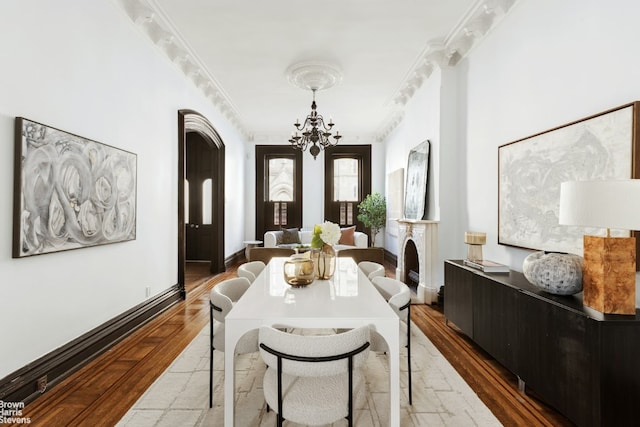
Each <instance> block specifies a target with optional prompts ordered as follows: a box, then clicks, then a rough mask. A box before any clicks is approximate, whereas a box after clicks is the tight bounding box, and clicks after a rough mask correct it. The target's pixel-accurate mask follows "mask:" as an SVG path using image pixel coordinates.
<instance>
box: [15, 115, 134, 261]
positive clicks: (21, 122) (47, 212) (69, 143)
mask: <svg viewBox="0 0 640 427" xmlns="http://www.w3.org/2000/svg"><path fill="white" fill-rule="evenodd" d="M136 162H137V157H136V155H135V154H133V153H130V152H128V151H124V150H121V149H118V148H115V147H111V146H109V145H106V144H102V143H100V142H96V141H92V140H90V139H87V138H83V137H81V136H78V135H74V134H71V133H68V132H65V131H62V130H59V129H56V128H53V127H50V126H47V125H43V124H41V123H37V122H34V121H32V120H27V119H25V118H22V117H16V121H15V168H14V190H13V191H14V199H13V202H14V207H13V236H14V238H13V258H20V257H26V256H31V255H40V254H45V253H51V252H58V251H64V250H69V249H78V248H85V247H89V246H97V245H105V244H108V243H116V242H124V241H127V240H135V238H136Z"/></svg>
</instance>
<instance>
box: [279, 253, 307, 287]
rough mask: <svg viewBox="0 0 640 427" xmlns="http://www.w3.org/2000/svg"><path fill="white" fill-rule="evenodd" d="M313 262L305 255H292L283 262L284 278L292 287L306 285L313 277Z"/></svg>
mask: <svg viewBox="0 0 640 427" xmlns="http://www.w3.org/2000/svg"><path fill="white" fill-rule="evenodd" d="M314 267H315V264H314V262H313V261H312V260H311V259H310V258H307V257H303V256H300V255H298V256H292V257H291V258H288V259H287V260H286V261H285V262H284V267H283V273H284V280H285V282H287V283H288V284H290V285H291V286H293V287H294V288H297V287H301V286H307V285H309V284H311V283H312V282H313V279H315V271H314Z"/></svg>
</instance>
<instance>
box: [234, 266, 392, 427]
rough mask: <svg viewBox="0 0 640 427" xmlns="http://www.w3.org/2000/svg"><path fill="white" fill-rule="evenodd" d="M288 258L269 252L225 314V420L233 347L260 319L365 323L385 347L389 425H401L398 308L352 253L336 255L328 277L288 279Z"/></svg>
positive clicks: (290, 323) (313, 325)
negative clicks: (301, 282) (305, 281)
mask: <svg viewBox="0 0 640 427" xmlns="http://www.w3.org/2000/svg"><path fill="white" fill-rule="evenodd" d="M285 260H286V258H279V257H277V258H272V259H271V261H269V263H268V264H267V266H266V267H265V268H264V269H263V270H262V272H261V273H260V274H259V275H258V276H257V277H256V279H255V281H254V282H253V283H252V284H251V286H250V287H249V289H247V291H246V292H245V293H244V295H243V296H242V297H241V298H240V299H239V300H238V302H236V304H235V305H234V307H233V308H232V309H231V311H229V313H228V314H227V316H226V318H225V348H226V351H225V353H224V362H225V363H224V425H225V427H233V426H234V421H235V412H234V411H235V351H234V350H235V347H236V343H237V342H238V340H239V339H240V338H241V337H242V336H243V335H244V334H245V333H247V332H249V331H250V330H252V329H258V328H260V326H262V325H269V326H286V327H291V328H309V329H318V328H319V329H327V328H329V329H350V328H357V327H360V326H363V325H369V326H370V327H371V328H372V329H373V330H375V331H377V332H378V333H379V334H380V335H381V336H382V337H383V338H384V339H385V340H386V342H387V345H388V347H389V353H388V358H389V411H388V416H389V426H391V427H399V425H400V378H399V377H400V348H399V346H400V344H399V343H400V337H399V334H400V324H399V318H398V316H397V315H396V313H395V312H394V311H393V310H392V309H391V307H390V306H389V304H388V303H387V301H385V299H384V298H383V297H382V295H380V293H379V292H378V291H377V289H376V288H375V287H374V286H373V284H372V283H371V282H370V281H369V279H368V278H367V277H366V275H365V274H364V273H363V272H362V271H360V269H359V268H358V265H357V264H356V262H355V261H354V260H353V259H352V258H348V257H338V258H336V270H335V273H334V275H333V276H332V277H331V278H330V279H329V280H317V279H316V280H314V281H313V282H312V283H311V284H309V285H306V286H303V287H294V286H291V285H289V284H288V283H287V282H286V281H285V279H284V274H283V267H284V262H285Z"/></svg>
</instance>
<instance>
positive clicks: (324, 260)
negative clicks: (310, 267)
mask: <svg viewBox="0 0 640 427" xmlns="http://www.w3.org/2000/svg"><path fill="white" fill-rule="evenodd" d="M311 258H312V259H313V263H314V266H315V273H316V278H318V279H320V280H329V279H331V277H333V273H335V271H336V250H335V249H334V248H333V245H330V244H328V243H325V244H324V245H323V246H322V248H320V249H314V250H313V252H312V253H311Z"/></svg>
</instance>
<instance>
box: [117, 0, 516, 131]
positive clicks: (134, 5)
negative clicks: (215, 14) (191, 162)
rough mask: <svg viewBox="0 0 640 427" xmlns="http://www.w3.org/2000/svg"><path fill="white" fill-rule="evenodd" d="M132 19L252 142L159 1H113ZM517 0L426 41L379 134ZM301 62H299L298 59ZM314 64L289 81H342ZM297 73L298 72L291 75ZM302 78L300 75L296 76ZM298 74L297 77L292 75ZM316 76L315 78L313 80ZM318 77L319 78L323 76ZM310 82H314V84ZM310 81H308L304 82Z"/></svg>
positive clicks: (480, 3) (484, 5)
mask: <svg viewBox="0 0 640 427" xmlns="http://www.w3.org/2000/svg"><path fill="white" fill-rule="evenodd" d="M112 1H113V2H114V3H115V4H116V5H117V6H118V7H120V8H121V9H122V10H123V11H124V12H125V14H126V15H127V16H128V17H129V19H131V21H132V22H133V23H134V24H135V26H136V27H137V28H138V29H140V30H141V31H142V32H143V33H144V34H145V35H146V36H147V37H148V38H149V39H150V40H151V41H152V42H153V43H154V45H155V46H156V47H157V48H158V49H159V50H160V51H161V52H162V53H163V54H164V55H165V56H166V57H167V58H168V59H169V60H170V61H171V62H172V63H173V64H174V65H175V66H176V67H177V68H178V70H180V71H181V72H182V73H183V74H184V75H185V77H186V78H187V79H189V80H191V82H192V83H193V84H194V85H195V86H196V88H198V89H199V90H200V91H201V92H202V93H203V94H204V95H205V96H206V97H207V98H208V99H209V100H210V101H211V102H212V104H213V105H214V106H215V107H216V108H217V109H218V110H219V111H220V112H221V113H222V114H223V115H224V116H225V118H226V119H227V120H229V122H230V123H231V124H232V125H233V126H234V127H235V128H236V129H237V130H238V132H240V134H242V135H243V136H244V137H245V138H246V139H247V141H253V140H254V135H253V134H252V133H251V132H249V131H248V130H247V129H246V127H245V126H244V124H243V121H242V119H241V117H240V114H239V112H238V110H237V109H236V108H235V106H234V105H233V103H232V102H231V98H230V97H229V96H228V95H227V94H226V93H225V91H224V89H223V88H222V86H221V85H220V84H219V83H218V82H217V80H216V79H215V77H214V76H213V75H212V74H211V73H210V72H209V71H208V70H207V68H206V66H205V65H204V63H203V62H202V61H201V60H200V59H199V58H198V56H197V55H196V54H195V51H194V50H193V49H192V48H191V47H190V46H189V44H188V43H187V42H186V41H185V40H184V38H183V37H182V36H181V35H180V32H179V31H178V30H177V28H176V27H175V26H174V25H173V23H172V22H171V20H170V19H169V18H168V17H167V16H166V15H165V14H164V13H163V12H162V9H161V8H160V7H159V5H158V4H157V3H156V1H155V0H112ZM517 1H518V0H477V1H476V2H475V4H473V5H472V6H471V7H470V8H469V10H468V11H467V13H466V14H465V16H463V17H462V19H461V20H460V21H459V23H458V24H457V25H456V26H455V27H454V28H453V30H452V31H451V33H450V34H449V35H448V36H447V37H446V38H445V39H444V40H440V39H438V40H431V41H429V42H427V44H426V46H425V48H424V49H423V51H422V53H421V54H420V55H419V56H418V60H417V61H416V62H415V63H414V65H413V66H412V67H411V69H410V70H409V72H408V73H407V75H406V76H405V78H404V80H403V81H402V83H401V84H400V86H399V88H398V89H397V90H396V92H395V93H394V95H393V96H392V97H391V104H392V108H391V110H392V111H391V112H390V113H389V114H388V117H387V119H386V120H384V121H383V125H382V127H381V128H379V129H378V131H377V132H376V133H375V136H374V139H375V140H377V141H378V142H382V141H384V140H385V139H386V138H387V137H388V136H389V135H390V134H391V132H393V130H394V129H395V128H396V127H397V126H398V125H399V124H400V123H401V122H402V120H403V119H404V107H405V106H406V104H407V102H409V100H410V99H411V98H412V97H413V95H414V94H415V93H416V91H417V90H418V89H419V88H420V87H421V86H422V85H423V84H424V82H425V81H426V80H427V79H429V77H430V76H431V75H432V73H433V71H434V70H435V69H436V68H437V67H439V68H444V67H455V66H456V65H457V64H458V63H459V62H460V60H462V59H463V58H464V57H465V56H466V55H467V54H468V53H469V52H470V51H471V49H472V48H473V47H474V46H476V45H478V44H479V42H480V41H481V40H482V39H483V38H484V37H485V36H486V35H487V34H488V33H489V31H491V29H493V28H495V27H496V25H497V24H498V23H499V22H500V21H501V20H502V19H503V18H504V17H505V15H506V14H507V13H508V12H509V11H510V10H511V9H512V8H513V6H514V5H515V4H516V3H517ZM297 65H300V64H296V66H297ZM302 65H306V66H310V65H313V66H315V67H316V68H315V72H316V73H318V72H319V74H313V73H314V71H313V70H312V69H309V68H308V69H306V70H305V69H304V68H301V69H300V70H298V71H297V77H295V75H296V72H295V70H294V71H292V70H291V69H290V70H289V71H290V73H289V75H290V81H291V82H292V83H293V84H295V85H297V86H301V85H302V86H301V87H308V86H309V84H318V85H324V87H323V88H327V87H331V86H333V85H335V84H338V83H339V82H340V80H341V78H342V75H341V73H340V71H339V70H338V69H337V68H335V67H333V66H331V65H329V64H321V66H324V67H325V69H324V71H318V70H319V68H317V66H318V64H302ZM291 76H293V77H291ZM296 78H297V80H296ZM291 79H293V80H291ZM313 79H316V80H313ZM318 79H319V80H318ZM309 82H311V83H309ZM304 85H306V86H304Z"/></svg>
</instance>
